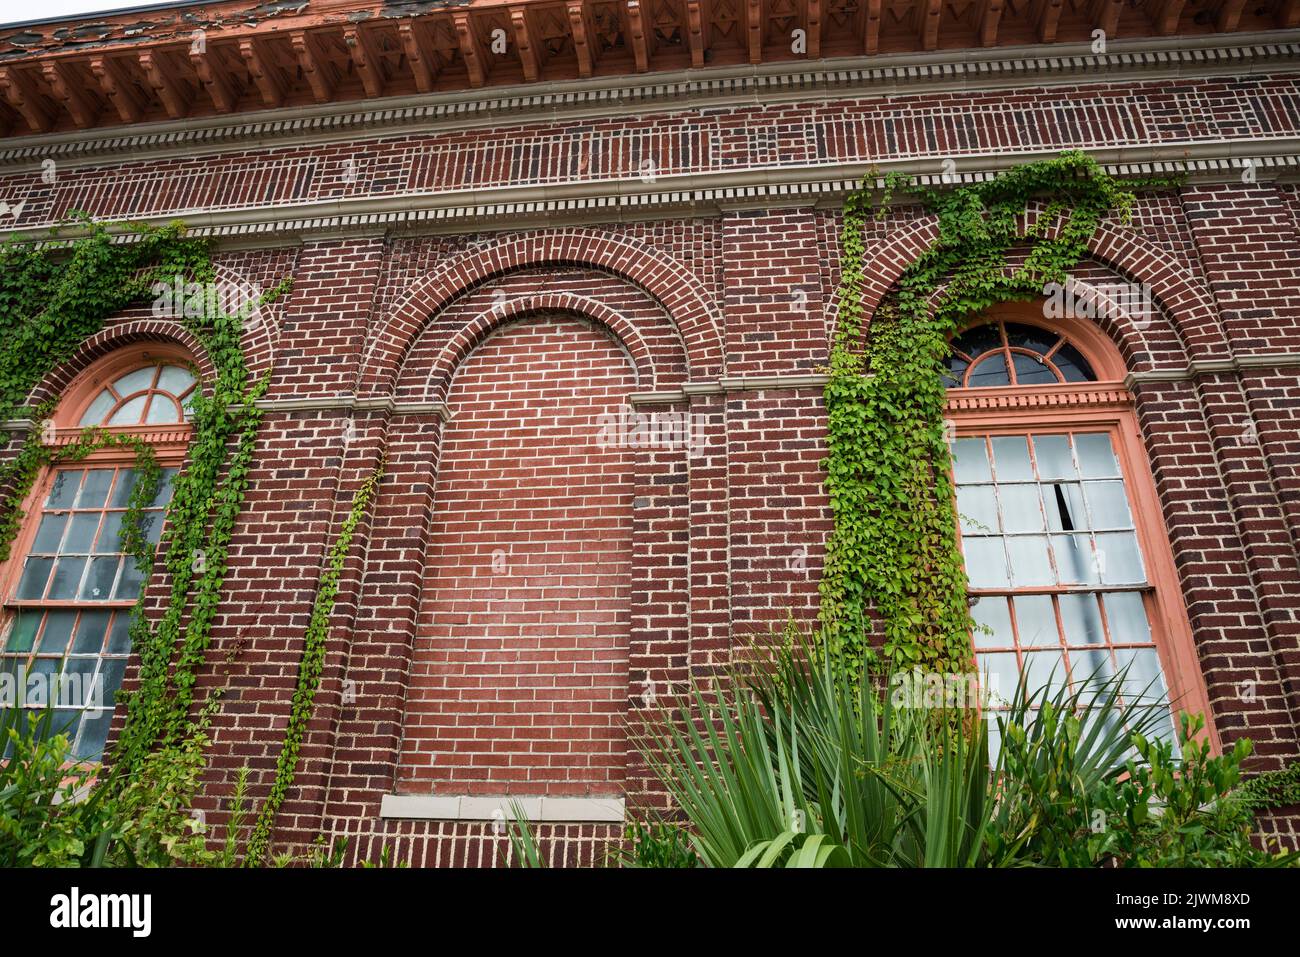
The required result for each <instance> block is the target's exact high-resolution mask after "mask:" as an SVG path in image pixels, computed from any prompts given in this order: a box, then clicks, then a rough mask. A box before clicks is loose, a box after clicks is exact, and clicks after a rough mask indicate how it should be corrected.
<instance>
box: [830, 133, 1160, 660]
mask: <svg viewBox="0 0 1300 957" xmlns="http://www.w3.org/2000/svg"><path fill="white" fill-rule="evenodd" d="M873 185H874V184H873ZM1169 185H1173V182H1172V181H1168V180H1142V181H1128V182H1125V183H1123V184H1121V183H1120V182H1118V181H1117V180H1115V179H1114V178H1112V177H1111V176H1109V175H1107V174H1106V173H1105V171H1104V170H1102V169H1101V168H1100V167H1099V166H1098V165H1097V164H1096V162H1095V161H1093V160H1092V159H1090V158H1089V157H1087V156H1086V155H1084V154H1082V153H1079V152H1070V153H1063V154H1061V155H1060V156H1059V157H1057V158H1055V159H1051V160H1046V161H1043V162H1038V163H1031V164H1028V165H1025V166H1019V167H1015V168H1014V169H1011V170H1008V171H1006V172H1004V173H1002V174H1000V175H998V176H997V177H996V178H994V179H991V180H987V181H985V182H981V183H976V184H974V185H969V186H961V187H958V188H953V189H939V190H936V189H931V188H927V187H920V186H917V185H916V184H915V183H913V182H912V181H910V180H909V179H908V178H906V177H901V176H897V175H892V176H889V177H887V178H886V179H885V181H884V192H883V196H882V197H881V199H880V202H879V203H876V202H875V201H874V200H875V192H874V190H873V189H871V188H869V187H864V188H863V189H860V190H858V191H856V192H854V193H853V194H852V195H850V196H849V198H848V200H847V202H846V204H845V208H844V220H843V227H842V232H841V244H842V256H843V271H842V275H841V281H840V288H839V293H838V306H839V314H838V325H837V328H836V331H835V336H834V340H833V342H832V348H831V357H830V370H829V373H830V374H829V381H828V383H827V385H826V391H825V396H826V405H827V413H828V417H829V439H828V446H829V449H828V451H829V455H828V457H827V459H826V469H827V477H826V484H827V490H828V493H829V496H830V504H831V510H832V513H833V516H834V528H833V531H832V533H831V536H830V539H829V541H828V544H827V555H826V565H825V571H824V574H823V578H822V581H821V617H822V625H823V629H824V632H825V633H826V634H827V635H828V636H829V638H830V639H831V641H832V643H833V645H834V647H835V648H836V649H837V651H838V652H839V653H840V654H841V655H843V656H844V657H846V658H847V659H849V660H851V661H862V660H864V659H868V660H872V659H875V658H876V657H877V655H878V652H876V651H875V650H874V644H875V643H874V642H873V641H872V636H873V635H874V634H876V633H877V629H879V631H880V632H883V647H882V649H881V650H882V651H883V655H884V658H885V660H886V662H888V663H889V664H890V665H892V666H893V667H896V668H897V667H907V668H911V667H922V668H927V669H932V670H935V671H961V670H968V669H969V668H971V667H972V664H973V662H972V652H971V644H970V634H971V628H972V625H973V622H972V620H971V616H970V610H969V605H968V602H967V598H966V587H967V581H966V574H965V570H964V567H963V564H962V558H961V554H960V551H959V548H958V545H957V518H956V514H955V502H954V491H953V486H952V479H951V472H950V468H951V463H950V452H949V447H948V442H947V438H946V436H945V428H944V406H945V399H946V395H945V388H944V383H943V380H942V378H941V372H942V370H943V368H944V361H945V359H946V358H947V356H948V340H949V337H950V336H951V335H952V334H953V333H954V332H955V331H956V329H957V327H958V324H959V323H960V322H961V321H962V320H963V319H964V318H966V317H968V316H970V315H972V314H974V313H977V312H979V311H980V310H983V309H986V308H988V307H989V306H992V305H995V304H997V303H1001V302H1009V301H1015V300H1031V299H1034V298H1037V297H1039V296H1041V295H1042V294H1043V288H1044V286H1045V285H1046V284H1048V283H1054V282H1055V283H1064V282H1065V281H1066V280H1067V278H1068V275H1067V274H1068V272H1069V270H1071V269H1072V268H1074V267H1075V266H1076V265H1077V264H1078V263H1079V261H1080V260H1081V259H1082V258H1083V257H1084V255H1085V253H1086V251H1087V244H1088V241H1089V239H1090V238H1091V237H1092V235H1093V234H1094V233H1095V232H1096V230H1097V226H1098V224H1099V223H1100V221H1101V220H1102V218H1103V217H1105V216H1108V215H1114V216H1116V217H1117V218H1118V219H1119V220H1120V221H1127V219H1128V217H1129V215H1130V213H1131V210H1132V208H1133V204H1134V202H1135V200H1136V197H1135V191H1136V190H1139V189H1148V188H1155V187H1164V186H1169ZM900 189H905V190H907V191H908V192H909V193H911V194H913V195H915V196H917V197H918V198H919V199H920V201H921V203H922V205H923V206H924V208H925V209H926V211H927V212H929V213H932V214H934V215H935V216H936V217H937V220H938V237H937V239H936V240H935V242H934V243H933V244H932V245H931V246H930V247H929V248H928V249H927V250H926V251H925V252H924V253H922V254H921V255H920V256H919V257H918V258H917V259H916V260H915V261H914V262H912V263H911V264H910V265H909V266H908V267H907V268H906V269H905V270H904V271H903V273H902V275H901V276H900V277H899V279H898V281H897V283H896V284H895V285H894V287H893V288H892V289H891V291H890V292H889V294H888V295H887V296H886V297H885V298H884V300H883V301H882V302H881V303H880V305H879V306H878V307H877V308H876V310H875V313H874V315H873V316H872V317H871V321H870V324H869V326H868V323H867V321H866V320H867V317H866V314H865V310H864V308H863V303H862V297H863V290H864V284H865V281H866V280H867V278H869V277H867V276H865V275H864V272H863V271H864V268H865V264H864V259H865V253H866V249H865V240H864V228H865V226H866V224H867V222H868V218H869V217H870V216H871V215H872V212H873V210H875V211H876V212H877V215H883V212H884V208H885V206H886V205H887V204H888V202H889V200H890V197H891V196H892V195H893V193H894V192H895V191H897V190H900ZM1032 204H1041V209H1038V210H1037V215H1033V212H1034V210H1032V209H1031V206H1032ZM1027 214H1028V215H1027Z"/></svg>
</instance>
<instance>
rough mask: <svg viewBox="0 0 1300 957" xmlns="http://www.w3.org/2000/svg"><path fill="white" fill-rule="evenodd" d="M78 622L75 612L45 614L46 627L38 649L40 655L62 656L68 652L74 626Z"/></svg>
mask: <svg viewBox="0 0 1300 957" xmlns="http://www.w3.org/2000/svg"><path fill="white" fill-rule="evenodd" d="M76 620H77V613H76V612H75V611H50V612H46V613H45V627H44V629H42V630H41V641H40V644H39V645H38V646H37V648H36V653H37V654H40V655H62V654H66V653H67V650H68V641H69V639H71V638H72V626H73V624H74V623H75V622H76Z"/></svg>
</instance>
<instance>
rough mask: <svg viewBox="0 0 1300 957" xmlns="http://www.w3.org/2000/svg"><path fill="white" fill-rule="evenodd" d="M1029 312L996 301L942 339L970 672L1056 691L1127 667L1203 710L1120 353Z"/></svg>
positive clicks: (1135, 681) (1031, 308)
mask: <svg viewBox="0 0 1300 957" xmlns="http://www.w3.org/2000/svg"><path fill="white" fill-rule="evenodd" d="M1041 316H1042V310H1041V307H1040V306H1036V305H1030V304H1016V305H1006V306H1001V307H996V308H994V309H993V310H990V312H989V313H988V314H987V315H986V316H984V317H982V318H981V320H980V321H979V322H978V323H976V324H975V325H972V326H970V327H968V328H967V329H965V330H964V331H962V332H961V333H959V334H958V335H957V336H955V337H954V338H953V341H952V355H951V358H950V361H949V367H948V374H947V376H946V379H947V383H948V387H949V393H948V409H949V416H950V420H951V422H952V425H953V427H954V431H955V435H954V438H953V442H952V450H953V472H954V477H955V480H956V486H957V510H958V513H959V530H960V535H961V544H962V551H963V554H964V555H965V559H966V571H967V575H968V577H969V579H970V595H971V605H972V613H973V615H974V618H975V620H976V622H977V623H978V624H979V625H980V626H982V627H981V628H977V629H976V631H975V634H974V635H973V641H974V645H975V652H976V658H977V662H978V666H979V670H980V672H981V673H987V674H988V675H989V676H990V678H991V684H992V686H993V687H992V690H993V691H995V692H997V693H998V694H1000V695H1002V696H1003V697H1009V696H1010V694H1011V693H1012V692H1013V691H1014V689H1015V685H1016V679H1017V674H1018V673H1019V672H1024V673H1025V674H1026V676H1027V684H1028V686H1029V687H1030V688H1031V689H1036V688H1038V687H1041V686H1043V685H1047V684H1050V685H1051V686H1052V687H1053V688H1054V689H1055V688H1056V687H1059V684H1060V683H1061V682H1066V681H1068V682H1071V683H1077V682H1079V681H1082V680H1085V679H1087V678H1089V677H1090V676H1092V675H1093V674H1097V673H1100V674H1103V675H1111V674H1115V673H1118V672H1119V671H1121V670H1122V669H1124V668H1126V667H1127V669H1128V678H1127V682H1126V685H1125V689H1126V691H1128V692H1130V693H1132V694H1133V695H1134V696H1137V695H1138V694H1141V693H1142V692H1143V691H1144V690H1145V689H1147V688H1148V687H1149V688H1150V690H1149V691H1147V697H1146V699H1145V700H1150V698H1151V697H1159V698H1160V699H1161V700H1162V701H1163V702H1164V703H1165V704H1166V705H1167V704H1168V703H1170V702H1172V703H1173V704H1174V706H1175V707H1176V708H1178V709H1187V710H1193V711H1200V712H1202V713H1205V714H1207V715H1208V708H1207V705H1206V698H1205V693H1204V690H1203V686H1202V683H1201V679H1200V673H1199V669H1198V668H1197V666H1196V659H1195V654H1194V651H1193V647H1192V642H1191V634H1190V626H1189V624H1188V620H1187V614H1186V610H1185V608H1184V606H1183V601H1182V596H1181V593H1180V589H1179V585H1178V579H1177V577H1176V574H1175V571H1174V566H1173V559H1172V554H1171V551H1170V547H1169V541H1168V536H1167V533H1166V531H1165V528H1164V524H1163V521H1162V519H1161V510H1160V502H1159V499H1158V498H1157V497H1156V492H1155V487H1154V483H1153V481H1152V478H1151V472H1150V467H1149V462H1148V460H1147V457H1146V454H1145V451H1144V448H1143V443H1142V440H1141V437H1140V434H1139V432H1138V427H1137V420H1136V418H1135V415H1134V412H1133V403H1132V399H1131V397H1130V395H1129V394H1128V392H1127V391H1126V390H1125V388H1124V385H1123V379H1124V366H1123V361H1122V359H1121V358H1120V356H1119V355H1118V352H1117V351H1116V350H1115V348H1114V346H1113V345H1112V344H1111V343H1110V342H1109V340H1107V339H1106V338H1105V336H1104V335H1102V334H1101V333H1100V331H1099V330H1097V329H1096V327H1095V326H1092V325H1091V324H1088V323H1084V322H1081V321H1077V320H1053V321H1052V322H1050V323H1049V322H1046V321H1044V320H1043V319H1042V318H1041ZM1167 713H1168V709H1167V708H1166V714H1167ZM1161 731H1162V732H1163V733H1164V734H1166V735H1169V734H1172V731H1173V726H1172V722H1171V721H1169V720H1166V722H1165V726H1164V727H1163V728H1162V729H1161Z"/></svg>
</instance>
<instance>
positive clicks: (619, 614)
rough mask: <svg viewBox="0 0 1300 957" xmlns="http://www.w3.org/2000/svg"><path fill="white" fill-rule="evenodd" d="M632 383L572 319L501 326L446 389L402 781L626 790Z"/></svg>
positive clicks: (413, 787)
mask: <svg viewBox="0 0 1300 957" xmlns="http://www.w3.org/2000/svg"><path fill="white" fill-rule="evenodd" d="M634 384H635V370H634V369H633V368H632V366H631V363H630V362H629V361H628V359H627V357H626V356H625V355H624V353H623V351H622V349H621V348H620V346H619V345H618V343H617V342H614V341H612V340H611V339H610V337H609V336H608V335H607V334H605V333H603V332H601V331H600V330H599V329H598V328H593V327H591V326H589V325H587V324H585V323H583V322H580V321H578V320H576V319H567V318H549V317H545V316H541V317H534V318H533V319H531V320H525V321H521V322H518V323H512V324H510V325H507V326H505V327H504V328H501V329H499V330H498V331H497V332H496V334H495V335H493V336H491V337H490V338H489V339H488V340H487V341H486V342H484V343H483V344H482V345H481V346H480V347H479V348H478V349H477V350H476V351H475V352H474V353H473V355H472V356H470V358H469V359H467V360H466V361H465V363H464V364H463V365H462V366H461V368H460V369H459V371H458V372H457V374H456V378H455V381H454V383H453V385H452V388H451V391H450V394H449V396H448V402H449V404H450V405H451V407H452V408H453V409H455V415H454V418H453V419H452V420H451V422H450V423H448V425H447V426H446V427H445V430H444V434H443V445H442V457H441V460H440V461H439V463H438V479H437V491H436V492H435V493H434V499H433V512H434V520H433V530H432V534H431V535H430V542H429V557H428V563H427V569H426V572H425V576H426V577H425V584H424V593H423V596H422V610H421V614H420V617H419V620H418V624H417V628H416V635H415V650H414V653H413V660H412V666H411V667H412V671H411V679H410V685H409V688H408V691H407V699H406V721H405V737H404V739H403V742H402V756H401V760H400V763H399V770H398V781H397V784H398V788H399V790H401V791H406V792H421V791H423V792H428V791H430V790H433V791H436V792H440V793H442V792H445V793H452V794H501V793H503V792H504V791H506V790H509V791H510V792H511V793H518V794H556V795H559V794H565V795H569V794H572V795H583V796H585V795H591V794H597V795H618V794H621V789H622V777H623V773H622V769H623V763H624V756H625V754H626V751H627V743H626V740H625V734H624V731H623V728H622V726H621V719H622V715H623V712H624V710H625V701H626V698H627V685H628V660H627V656H628V636H629V631H630V609H629V600H630V590H631V573H632V491H633V488H632V484H633V483H632V450H631V449H630V448H627V447H623V446H620V445H618V444H615V443H610V442H608V441H606V440H605V436H604V435H603V433H602V431H601V424H602V416H614V415H616V414H617V412H618V409H619V407H620V406H621V405H622V404H623V401H624V399H625V397H626V396H627V394H628V393H629V392H631V391H632V388H633V386H634Z"/></svg>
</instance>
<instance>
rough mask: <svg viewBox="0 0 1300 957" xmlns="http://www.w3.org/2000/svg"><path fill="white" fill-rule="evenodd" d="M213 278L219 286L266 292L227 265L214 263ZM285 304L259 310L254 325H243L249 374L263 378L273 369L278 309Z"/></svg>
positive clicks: (241, 338)
mask: <svg viewBox="0 0 1300 957" xmlns="http://www.w3.org/2000/svg"><path fill="white" fill-rule="evenodd" d="M213 274H214V275H215V277H216V282H217V283H218V285H220V284H221V283H223V282H225V283H229V284H231V285H232V286H243V287H247V288H249V289H256V290H259V291H264V290H262V287H261V286H260V285H258V284H257V283H255V282H253V281H252V280H250V279H249V278H248V277H247V276H245V275H244V274H243V273H242V272H240V271H239V270H238V269H235V268H233V267H231V266H228V265H226V264H225V263H215V264H214V265H213ZM283 302H284V299H283V297H281V299H279V300H277V301H276V302H272V303H266V304H264V305H261V306H259V307H258V308H257V310H256V311H255V312H254V313H253V314H252V321H251V322H250V321H247V320H246V321H245V323H244V328H243V330H242V335H241V336H240V346H241V348H243V350H244V361H245V362H246V363H247V365H248V371H249V372H250V373H252V374H253V375H254V376H258V375H261V374H262V373H263V372H265V371H266V370H267V369H269V368H270V367H271V357H272V356H273V355H274V352H275V345H276V342H277V340H278V339H279V337H280V316H279V314H278V307H281V306H282V305H283Z"/></svg>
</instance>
